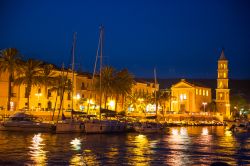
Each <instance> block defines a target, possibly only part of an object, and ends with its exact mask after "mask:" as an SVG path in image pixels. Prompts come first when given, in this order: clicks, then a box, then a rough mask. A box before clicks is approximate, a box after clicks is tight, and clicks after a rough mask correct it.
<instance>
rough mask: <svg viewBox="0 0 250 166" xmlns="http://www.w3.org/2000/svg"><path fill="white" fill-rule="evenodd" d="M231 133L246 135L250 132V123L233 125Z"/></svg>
mask: <svg viewBox="0 0 250 166" xmlns="http://www.w3.org/2000/svg"><path fill="white" fill-rule="evenodd" d="M229 130H230V131H232V132H235V133H246V132H250V124H249V123H240V124H238V125H235V124H233V125H232V126H231V127H230V128H229Z"/></svg>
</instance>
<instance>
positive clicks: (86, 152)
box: [0, 127, 250, 166]
mask: <svg viewBox="0 0 250 166" xmlns="http://www.w3.org/2000/svg"><path fill="white" fill-rule="evenodd" d="M249 156H250V134H249V133H246V134H238V133H232V132H230V131H228V130H225V128H224V127H171V128H169V131H168V133H167V134H138V133H127V134H100V135H97V134H96V135H84V134H65V135H59V134H58V135H57V134H45V133H43V134H32V133H15V132H0V165H25V164H26V165H96V166H97V165H169V166H178V165H210V164H211V163H212V162H215V161H224V162H227V163H229V164H231V165H250V157H249Z"/></svg>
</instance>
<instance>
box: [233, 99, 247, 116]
mask: <svg viewBox="0 0 250 166" xmlns="http://www.w3.org/2000/svg"><path fill="white" fill-rule="evenodd" d="M230 104H231V105H230V106H231V110H232V114H233V116H234V117H238V116H239V115H240V112H239V111H240V110H241V109H244V108H245V107H246V106H247V101H246V99H245V98H244V97H243V95H241V94H236V95H233V96H231V98H230Z"/></svg>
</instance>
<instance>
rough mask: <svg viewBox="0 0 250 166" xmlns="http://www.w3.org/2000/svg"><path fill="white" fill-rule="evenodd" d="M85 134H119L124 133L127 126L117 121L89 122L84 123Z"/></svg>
mask: <svg viewBox="0 0 250 166" xmlns="http://www.w3.org/2000/svg"><path fill="white" fill-rule="evenodd" d="M84 126H85V127H84V129H85V133H87V134H90V133H117V132H124V131H125V129H126V124H125V123H124V122H120V121H117V120H98V119H94V120H89V121H86V122H84Z"/></svg>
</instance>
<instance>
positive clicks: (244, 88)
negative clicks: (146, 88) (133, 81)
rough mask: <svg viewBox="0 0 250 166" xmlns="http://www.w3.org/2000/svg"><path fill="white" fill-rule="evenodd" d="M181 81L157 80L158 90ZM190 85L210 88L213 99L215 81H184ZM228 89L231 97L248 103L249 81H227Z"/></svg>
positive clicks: (149, 79)
mask: <svg viewBox="0 0 250 166" xmlns="http://www.w3.org/2000/svg"><path fill="white" fill-rule="evenodd" d="M140 80H145V81H149V82H154V79H151V78H140ZM180 80H181V79H161V78H160V79H157V81H158V83H159V84H160V89H165V88H168V89H169V88H171V86H172V85H173V84H176V83H177V82H179V81H180ZM186 80H187V81H188V82H190V83H196V84H200V85H204V86H206V87H210V88H212V98H213V99H214V98H215V89H216V86H217V80H216V79H186ZM229 89H230V93H231V95H235V94H241V95H243V96H244V97H245V98H246V99H247V101H248V102H249V103H250V80H234V79H232V80H230V79H229Z"/></svg>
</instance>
